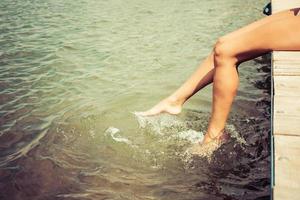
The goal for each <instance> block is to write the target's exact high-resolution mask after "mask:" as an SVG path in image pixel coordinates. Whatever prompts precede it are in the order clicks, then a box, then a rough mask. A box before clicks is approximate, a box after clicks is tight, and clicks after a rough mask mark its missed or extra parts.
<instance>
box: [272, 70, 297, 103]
mask: <svg viewBox="0 0 300 200" xmlns="http://www.w3.org/2000/svg"><path fill="white" fill-rule="evenodd" d="M299 66H300V65H299ZM273 79H274V89H275V92H274V95H276V96H289V97H291V98H294V99H295V102H299V103H300V76H274V77H273ZM298 99H299V101H298Z"/></svg>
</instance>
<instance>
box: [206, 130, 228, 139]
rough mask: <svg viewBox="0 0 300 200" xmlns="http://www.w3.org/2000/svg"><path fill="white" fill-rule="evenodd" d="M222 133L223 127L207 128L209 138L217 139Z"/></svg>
mask: <svg viewBox="0 0 300 200" xmlns="http://www.w3.org/2000/svg"><path fill="white" fill-rule="evenodd" d="M223 133H224V128H223V129H212V128H209V129H208V130H207V134H208V136H209V137H210V138H211V139H218V138H219V137H221V136H222V135H223Z"/></svg>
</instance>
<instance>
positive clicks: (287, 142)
mask: <svg viewBox="0 0 300 200" xmlns="http://www.w3.org/2000/svg"><path fill="white" fill-rule="evenodd" d="M299 144H300V137H296V136H282V135H276V136H275V147H276V148H275V167H276V169H275V187H274V199H275V200H286V199H288V200H294V199H295V200H298V199H299V191H300V181H299V180H300V170H299V169H300V145H299Z"/></svg>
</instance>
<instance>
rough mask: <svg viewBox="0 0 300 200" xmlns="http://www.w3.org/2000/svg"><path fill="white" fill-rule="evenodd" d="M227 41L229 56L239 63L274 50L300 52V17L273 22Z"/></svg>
mask: <svg viewBox="0 0 300 200" xmlns="http://www.w3.org/2000/svg"><path fill="white" fill-rule="evenodd" d="M225 41H227V42H225V45H226V46H227V48H226V49H227V50H228V52H227V54H229V55H231V56H234V57H236V58H237V61H238V62H243V61H246V60H249V59H252V58H255V57H257V56H259V55H261V54H263V53H267V52H270V51H273V50H300V15H293V16H288V17H285V18H281V19H279V20H275V21H271V22H269V23H266V24H264V25H262V26H259V27H256V28H254V29H253V30H251V31H247V32H243V33H241V34H239V35H238V36H236V37H234V38H229V39H226V40H225Z"/></svg>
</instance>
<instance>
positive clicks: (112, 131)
mask: <svg viewBox="0 0 300 200" xmlns="http://www.w3.org/2000/svg"><path fill="white" fill-rule="evenodd" d="M119 133H120V129H118V128H115V127H112V126H111V127H109V128H108V129H106V131H105V134H106V135H110V136H111V138H112V139H113V140H114V141H116V142H123V143H126V144H129V145H131V144H132V142H131V141H130V140H129V139H127V138H125V137H122V136H121V135H119Z"/></svg>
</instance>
